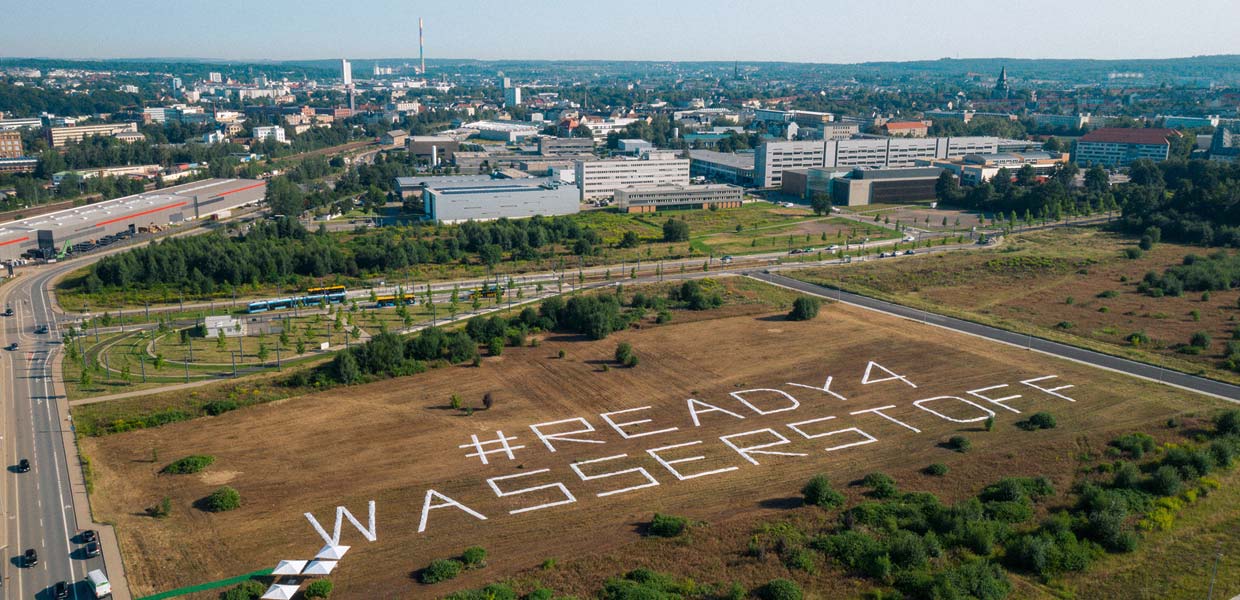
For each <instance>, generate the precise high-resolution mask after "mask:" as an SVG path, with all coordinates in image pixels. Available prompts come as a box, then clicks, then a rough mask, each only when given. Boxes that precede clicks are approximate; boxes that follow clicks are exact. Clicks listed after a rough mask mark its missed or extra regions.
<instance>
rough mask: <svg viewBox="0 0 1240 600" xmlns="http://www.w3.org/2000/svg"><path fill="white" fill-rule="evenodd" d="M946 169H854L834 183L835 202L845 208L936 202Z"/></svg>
mask: <svg viewBox="0 0 1240 600" xmlns="http://www.w3.org/2000/svg"><path fill="white" fill-rule="evenodd" d="M940 173H942V169H939V168H936V167H913V168H888V169H861V168H858V169H853V170H852V172H851V173H849V174H848V176H847V177H836V178H834V179H832V180H831V201H832V203H834V204H839V205H843V206H862V205H866V204H890V203H897V202H916V201H919V200H933V199H934V198H935V195H934V186H935V183H936V182H938V179H939V174H940Z"/></svg>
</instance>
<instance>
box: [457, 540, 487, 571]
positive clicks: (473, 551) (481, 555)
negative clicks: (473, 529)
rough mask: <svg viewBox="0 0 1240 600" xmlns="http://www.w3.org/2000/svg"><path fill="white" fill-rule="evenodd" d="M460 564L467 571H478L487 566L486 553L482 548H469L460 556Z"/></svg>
mask: <svg viewBox="0 0 1240 600" xmlns="http://www.w3.org/2000/svg"><path fill="white" fill-rule="evenodd" d="M461 562H463V563H465V568H467V569H480V568H482V567H485V566H487V551H486V548H483V547H482V546H470V547H468V548H466V549H465V552H463V553H462V554H461Z"/></svg>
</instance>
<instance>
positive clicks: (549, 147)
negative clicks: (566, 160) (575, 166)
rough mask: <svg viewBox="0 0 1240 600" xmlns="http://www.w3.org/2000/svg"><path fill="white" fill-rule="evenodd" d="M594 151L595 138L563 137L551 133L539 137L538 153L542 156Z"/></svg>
mask: <svg viewBox="0 0 1240 600" xmlns="http://www.w3.org/2000/svg"><path fill="white" fill-rule="evenodd" d="M593 153H594V138H592V137H587V138H562V137H551V136H549V135H544V136H540V137H539V138H538V154H540V155H542V156H576V155H579V154H593Z"/></svg>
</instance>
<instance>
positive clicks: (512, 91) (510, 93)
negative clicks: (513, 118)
mask: <svg viewBox="0 0 1240 600" xmlns="http://www.w3.org/2000/svg"><path fill="white" fill-rule="evenodd" d="M504 106H508V107H512V106H521V88H519V87H510V88H504Z"/></svg>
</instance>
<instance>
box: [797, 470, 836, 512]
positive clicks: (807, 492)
mask: <svg viewBox="0 0 1240 600" xmlns="http://www.w3.org/2000/svg"><path fill="white" fill-rule="evenodd" d="M801 496H803V497H804V498H805V503H806V504H810V505H813V506H820V507H822V508H836V507H838V506H842V505H843V504H844V494H841V493H839V492H838V491H836V490H835V489H834V488H832V487H831V482H830V480H828V479H827V476H826V475H815V476H814V477H813V478H811V479H810V480H809V482H808V483H806V484H805V487H803V488H801Z"/></svg>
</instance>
